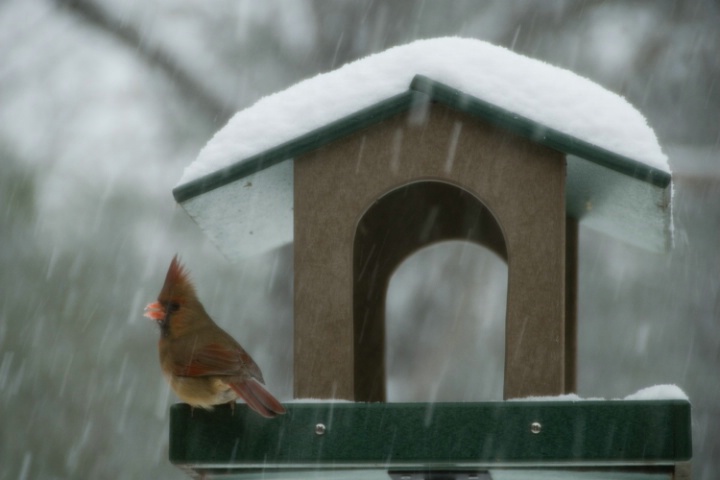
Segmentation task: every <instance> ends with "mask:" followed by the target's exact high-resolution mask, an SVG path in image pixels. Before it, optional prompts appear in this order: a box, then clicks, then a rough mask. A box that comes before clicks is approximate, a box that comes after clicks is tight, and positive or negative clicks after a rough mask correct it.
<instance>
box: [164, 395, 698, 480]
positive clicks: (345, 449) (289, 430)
mask: <svg viewBox="0 0 720 480" xmlns="http://www.w3.org/2000/svg"><path fill="white" fill-rule="evenodd" d="M286 408H287V414H286V415H283V416H280V417H277V418H274V419H271V420H268V419H265V418H261V417H260V416H259V415H257V414H255V413H253V412H252V411H250V410H249V409H248V408H247V407H246V406H245V405H242V404H239V405H237V406H235V411H234V413H233V411H232V410H231V409H230V408H229V406H220V407H217V408H216V409H215V410H214V411H211V412H208V411H204V410H201V409H194V410H193V409H191V408H190V407H189V406H188V405H185V404H176V405H173V406H172V407H171V409H170V448H169V455H170V461H171V462H172V463H173V464H175V465H177V466H178V467H180V468H183V469H185V470H189V471H196V472H205V473H207V471H209V470H208V469H210V470H212V469H218V470H215V471H218V472H219V471H223V472H226V473H227V472H236V473H237V472H241V471H244V472H248V471H255V472H257V471H259V470H262V471H263V472H266V473H267V472H271V471H295V470H297V471H302V470H308V469H310V470H328V469H385V470H388V469H403V468H409V469H426V468H430V467H432V468H438V469H448V468H450V469H462V468H466V469H467V468H492V467H497V466H503V468H506V467H517V468H528V467H540V468H550V467H552V468H556V469H557V468H566V467H583V468H602V467H613V468H617V467H618V466H637V465H645V466H649V465H673V464H675V463H678V462H683V461H687V460H688V459H690V457H691V456H692V446H691V430H690V404H689V402H687V401H683V400H657V401H621V400H618V401H579V402H566V401H565V402H564V401H560V402H551V401H537V402H534V401H533V402H530V401H511V402H485V403H288V404H286ZM319 424H322V425H323V427H318V425H319ZM534 424H535V425H534ZM219 469H222V470H219ZM223 478H225V477H223Z"/></svg>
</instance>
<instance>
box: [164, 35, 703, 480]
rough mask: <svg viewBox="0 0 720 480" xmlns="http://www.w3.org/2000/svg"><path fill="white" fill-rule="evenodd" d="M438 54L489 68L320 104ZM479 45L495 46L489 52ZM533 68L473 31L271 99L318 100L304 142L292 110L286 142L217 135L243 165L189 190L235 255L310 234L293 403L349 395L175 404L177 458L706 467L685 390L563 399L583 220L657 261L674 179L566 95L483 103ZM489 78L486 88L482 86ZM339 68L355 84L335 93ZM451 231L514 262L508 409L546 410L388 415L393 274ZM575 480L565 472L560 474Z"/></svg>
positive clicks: (411, 467)
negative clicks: (283, 403) (634, 397)
mask: <svg viewBox="0 0 720 480" xmlns="http://www.w3.org/2000/svg"><path fill="white" fill-rule="evenodd" d="M433 42H434V43H433ZM443 42H444V43H443ZM402 48H405V50H404V51H403V50H402ZM437 48H441V49H446V50H448V51H451V52H453V53H454V54H458V52H460V53H463V52H464V54H467V55H470V56H471V59H473V61H475V60H477V62H478V65H475V66H473V67H472V68H471V69H467V68H466V69H465V70H468V71H467V72H464V71H463V68H458V70H460V71H459V72H454V74H452V75H449V81H448V80H447V78H446V77H448V75H447V69H448V68H449V69H453V68H455V65H458V64H459V60H458V59H457V58H454V59H453V61H454V62H455V63H452V62H451V63H450V64H449V65H450V66H449V67H447V68H446V69H445V70H443V69H442V68H427V69H425V70H427V71H428V72H436V73H437V75H438V77H437V78H436V77H434V76H433V74H432V73H427V74H422V73H423V72H424V69H423V68H421V67H422V66H421V67H417V70H419V72H418V71H416V72H414V73H420V74H415V75H412V76H411V77H410V81H409V82H407V83H405V86H404V87H403V88H402V89H401V91H397V87H393V88H395V90H394V91H392V92H390V93H388V94H383V93H382V92H379V93H378V92H376V91H374V90H373V89H372V88H369V89H368V91H373V95H374V96H371V98H370V99H369V100H365V102H366V103H368V104H363V105H361V106H360V107H357V108H355V110H352V111H349V112H348V111H342V108H340V107H337V106H336V105H335V103H337V102H333V101H332V100H331V99H330V100H327V103H322V102H323V100H322V98H324V97H321V98H320V99H314V100H313V99H307V98H305V97H304V96H303V95H304V94H303V92H311V91H320V90H321V91H323V93H322V95H331V94H335V95H338V96H339V98H342V95H347V96H353V95H355V96H363V94H362V92H358V91H354V89H360V90H362V88H365V87H363V86H362V84H361V83H352V80H348V78H350V79H352V75H359V74H360V73H363V72H365V71H368V70H371V71H377V70H382V68H380V67H382V66H383V65H385V64H383V63H382V61H383V60H382V55H385V57H386V58H385V62H386V63H387V64H391V63H393V55H395V56H399V57H398V58H402V59H404V58H409V57H412V55H413V52H419V55H418V58H420V57H423V58H424V60H423V61H430V60H425V57H427V56H428V55H424V56H423V55H421V54H423V52H427V51H430V52H431V53H432V52H433V51H435V50H434V49H437ZM486 49H490V50H487V52H490V53H487V52H486ZM477 50H480V51H482V52H486V56H485V57H482V56H480V57H478V58H475V57H472V55H475V54H476V51H477ZM429 56H432V55H429ZM518 57H519V56H518V55H515V54H513V53H511V52H507V51H505V50H502V49H498V47H492V46H488V45H487V44H484V43H482V42H477V41H474V40H460V39H440V40H435V41H427V42H417V43H416V44H411V45H410V46H406V47H401V48H400V49H393V50H391V51H389V52H386V54H381V55H378V56H376V57H371V58H370V59H369V63H370V66H365V67H364V68H365V70H363V67H362V65H361V66H356V67H352V66H351V68H350V69H348V68H344V69H340V70H338V71H337V72H331V74H327V76H326V77H324V78H320V77H318V78H316V79H311V80H309V81H306V82H303V83H302V84H300V85H298V87H297V88H295V90H292V88H291V89H289V92H290V93H287V94H286V95H284V96H283V95H277V96H275V97H271V98H269V99H268V100H266V101H265V107H264V108H265V109H266V110H272V108H277V109H279V110H281V111H282V110H283V108H285V107H284V106H283V100H285V101H287V102H291V101H294V102H296V100H297V97H298V96H299V97H301V99H303V100H304V101H308V102H315V103H311V106H312V109H306V110H305V112H306V117H303V118H297V119H294V120H295V121H298V122H301V123H303V126H304V128H306V131H299V132H296V130H294V129H295V128H296V127H297V126H296V125H295V124H294V123H292V122H291V120H293V119H292V118H287V119H285V120H287V121H288V122H289V123H288V124H289V125H291V126H290V127H289V128H288V129H289V131H290V132H289V133H287V134H286V136H285V137H282V135H280V138H279V140H277V141H276V143H275V144H272V145H269V146H261V147H259V149H258V151H256V152H254V153H251V154H249V155H246V154H244V153H241V155H244V156H241V157H240V158H234V157H233V155H236V153H233V148H232V147H228V145H233V138H234V137H233V136H234V135H235V136H236V135H238V132H240V131H242V128H240V127H239V124H237V125H234V122H235V120H233V121H231V122H230V124H229V125H228V126H227V127H226V128H225V129H224V130H223V131H221V132H220V133H219V134H218V136H216V138H215V139H214V140H213V141H212V142H211V144H210V145H209V146H208V147H207V148H206V150H205V152H204V153H203V154H204V155H206V156H213V155H215V156H217V155H226V156H228V155H229V158H230V160H231V161H227V160H226V161H225V164H224V165H222V166H221V167H219V168H215V169H213V168H212V165H211V167H210V168H209V170H207V171H205V172H202V174H199V175H196V177H195V178H191V179H190V180H188V181H185V182H182V183H181V184H180V185H179V186H178V187H177V188H176V189H175V190H174V192H173V193H174V196H175V199H176V200H177V202H178V203H180V204H181V205H182V206H183V208H184V209H185V210H186V211H187V212H188V213H189V214H190V216H191V217H192V218H193V219H194V220H195V221H196V222H197V223H198V224H199V225H200V227H201V228H202V229H203V230H204V231H205V232H206V233H207V234H208V235H209V236H210V237H211V238H212V239H213V241H214V242H215V243H216V244H217V245H218V247H219V248H220V249H221V250H222V251H223V252H224V253H225V254H226V255H227V256H228V257H230V258H231V259H232V258H241V257H243V256H248V255H255V254H258V253H261V252H262V251H265V250H268V249H271V248H274V247H277V246H281V245H284V244H287V243H290V242H292V243H293V248H294V277H295V278H294V295H295V299H294V326H293V327H294V335H295V345H294V396H295V398H298V399H303V398H315V399H328V400H345V401H347V402H319V403H303V402H295V403H289V404H288V405H287V407H288V414H287V415H285V416H283V417H279V418H277V419H273V420H271V421H267V420H264V419H261V418H259V417H256V416H253V415H252V414H251V413H249V414H246V412H244V410H243V409H238V411H239V412H240V413H239V414H238V412H237V411H236V413H235V415H232V414H231V412H230V411H229V409H228V410H226V409H224V408H218V409H216V411H213V412H198V411H195V412H191V411H190V409H189V407H187V406H185V405H176V406H174V407H173V408H172V412H171V445H170V456H171V460H172V461H173V462H174V463H175V464H177V465H179V466H180V467H182V468H184V469H186V470H188V471H189V472H191V473H193V474H197V475H202V476H203V478H212V477H213V475H218V477H220V476H222V478H260V477H262V478H268V477H272V478H276V477H283V476H286V477H288V478H291V477H292V478H296V477H297V476H298V475H301V474H312V475H313V476H316V477H318V476H321V477H322V478H325V476H327V478H338V477H341V478H397V479H408V480H409V479H416V478H478V479H479V478H512V479H520V478H599V477H595V476H587V475H591V473H589V472H593V471H604V472H606V474H607V476H603V477H602V478H616V477H614V476H612V475H615V474H616V473H614V472H622V475H629V476H618V477H617V478H628V479H631V478H632V479H635V478H638V479H644V478H653V479H655V478H658V479H660V478H668V479H670V478H674V479H679V478H686V476H685V475H689V474H687V462H688V461H689V459H690V456H691V443H690V423H689V418H690V406H689V403H688V402H687V401H686V400H682V399H668V400H650V401H583V402H569V401H563V400H562V399H557V400H555V399H553V398H552V397H553V396H558V395H562V394H566V393H570V392H574V391H575V390H576V370H577V368H576V361H577V348H576V337H577V314H576V310H577V307H576V305H577V300H576V298H577V255H578V248H579V246H578V226H579V224H580V223H581V222H582V223H583V224H585V225H587V226H588V227H589V228H591V229H595V230H599V231H601V232H603V233H605V234H608V235H610V236H613V237H616V238H619V239H620V240H624V241H628V242H631V243H633V244H637V245H640V246H643V247H646V248H649V249H652V250H660V251H662V250H665V249H667V248H669V247H670V245H671V242H672V239H671V214H670V199H671V175H670V173H669V171H667V170H666V169H664V168H662V166H660V167H659V166H657V165H654V164H653V163H652V162H644V161H642V160H639V159H638V158H634V157H633V152H632V150H630V153H628V150H624V149H623V148H612V145H611V146H607V145H604V144H603V142H604V141H605V139H607V138H608V137H612V136H613V135H604V136H603V135H600V141H598V142H595V139H594V138H593V136H592V134H587V133H586V131H583V130H582V128H580V129H579V130H578V132H579V133H578V132H575V130H574V125H573V122H572V121H568V114H565V115H560V116H557V115H556V116H555V117H553V114H552V111H553V109H561V110H562V109H563V108H568V104H569V103H571V102H569V101H568V102H566V104H560V105H555V104H553V103H552V102H550V104H549V105H545V107H544V108H540V109H532V108H531V109H529V110H528V109H527V105H526V104H525V103H523V102H522V101H519V102H518V103H517V105H516V104H514V103H513V101H510V103H507V102H506V103H505V104H503V101H505V97H504V96H502V95H501V96H498V95H493V94H492V92H493V91H497V87H488V88H489V91H490V94H484V93H482V92H480V93H479V94H478V93H477V91H476V90H477V88H478V87H477V85H480V84H482V81H481V80H483V81H484V79H485V78H486V77H487V76H490V77H492V76H493V72H492V67H493V65H497V66H498V67H497V68H499V69H501V67H502V66H503V65H505V64H506V63H507V62H510V63H512V62H516V61H517V58H518ZM498 58H499V59H500V60H503V61H506V62H505V63H503V62H502V61H501V62H500V63H497V62H496V61H497V59H498ZM520 58H521V59H522V61H520V63H519V64H518V65H519V66H518V67H517V68H519V69H520V71H522V69H523V68H524V67H527V68H529V69H530V70H531V71H528V72H526V74H527V76H529V77H532V76H533V74H534V73H535V71H534V70H533V69H540V70H538V71H541V72H543V75H546V74H547V75H550V74H548V73H547V71H550V72H551V74H552V75H560V77H559V79H560V80H563V79H565V78H573V79H574V77H572V76H571V74H570V73H569V72H564V71H561V70H559V69H554V68H553V67H549V66H547V65H544V64H542V65H540V66H538V62H534V61H532V60H530V59H526V58H524V57H520ZM483 59H485V60H487V65H483ZM361 62H362V61H361ZM372 62H375V63H376V65H373V64H372ZM493 62H496V63H493ZM523 62H525V63H523ZM395 63H397V62H395ZM408 63H409V64H410V66H409V67H408V68H410V69H411V68H413V67H416V65H414V64H413V63H412V62H410V61H409V62H408ZM440 63H442V62H440ZM352 68H355V70H357V71H356V72H354V71H353V70H352ZM478 69H480V70H482V73H481V74H480V75H482V78H480V77H478V79H474V77H473V75H478V73H477V70H478ZM544 69H550V70H547V71H546V70H544ZM557 72H563V73H559V74H558V73H557ZM465 73H467V75H465V76H464V74H465ZM332 75H334V77H332ZM563 75H566V76H563ZM568 75H570V76H568ZM328 76H330V77H332V78H331V81H332V82H334V85H339V87H338V88H337V89H336V90H337V91H338V92H339V93H338V92H330V93H327V92H325V90H326V89H325V88H323V87H324V85H323V84H322V82H324V81H330V80H327V78H328ZM466 76H469V77H470V78H469V79H467V78H466ZM500 80H502V81H503V82H504V79H502V78H501V79H500ZM343 81H345V83H344V84H343V83H342V82H343ZM364 81H365V80H363V82H364ZM518 81H520V80H518ZM313 82H315V88H312V87H313V85H312V84H313ZM503 82H501V84H502V88H501V89H500V91H501V92H504V95H506V96H507V97H510V98H512V97H513V96H515V95H516V92H515V86H514V85H513V83H510V82H508V83H503ZM572 82H575V83H572ZM572 82H570V83H571V85H572V86H576V84H577V82H580V84H581V85H585V84H584V83H582V82H587V81H584V80H582V81H581V80H572ZM587 83H588V84H590V82H587ZM340 86H341V87H343V88H344V89H343V88H340ZM540 86H541V87H542V85H540ZM595 87H596V88H597V89H599V87H597V86H594V87H593V88H595ZM493 88H495V90H493ZM517 88H527V87H522V86H521V87H517ZM588 88H589V87H588ZM481 90H482V88H481ZM592 92H595V90H591V93H592ZM530 93H531V96H530V97H528V98H531V97H532V95H536V96H542V95H543V93H542V92H530ZM606 93H609V92H606ZM558 94H559V95H562V94H563V93H562V92H560V93H558ZM378 96H380V98H376V97H378ZM499 98H500V99H503V101H500V102H497V101H495V100H497V99H499ZM566 100H567V99H566ZM339 103H342V101H340V102H339ZM274 106H275V107H274ZM324 108H327V109H329V110H333V109H335V110H338V109H339V110H338V112H339V113H335V114H329V117H330V118H329V119H328V118H323V117H322V116H321V117H320V118H319V120H317V121H316V123H317V125H314V124H313V122H314V121H315V120H314V119H313V118H312V117H313V115H312V111H313V109H317V110H318V111H322V110H323V109H324ZM572 108H575V106H573V107H572ZM629 108H631V107H629ZM291 110H292V109H291ZM333 111H334V110H333ZM544 111H548V112H550V113H548V115H549V117H551V118H550V119H549V120H548V121H547V122H545V121H544V119H543V115H544V113H543V112H544ZM538 112H539V113H538ZM596 114H597V116H598V118H594V117H593V114H592V112H590V116H591V117H592V119H591V123H592V122H593V121H595V122H596V123H598V124H599V126H598V125H593V126H592V128H591V129H590V131H597V130H600V131H601V130H602V128H603V122H604V123H605V124H606V125H607V127H606V128H610V129H611V130H612V128H617V125H613V119H611V118H605V117H603V112H596ZM288 115H290V117H291V114H288ZM333 115H335V116H336V118H335V117H333ZM535 117H537V118H535ZM248 118H250V117H248ZM570 120H572V118H571V119H570ZM238 121H239V122H242V118H241V119H240V120H238ZM585 121H586V120H582V119H579V120H578V123H583V122H585ZM323 122H324V123H323ZM278 123H282V122H280V121H278V122H273V124H272V127H273V128H276V127H277V124H278ZM305 124H307V126H305ZM625 127H626V128H629V127H628V126H625ZM268 128H270V124H268ZM621 128H622V127H621ZM268 135H270V136H271V137H272V135H271V134H270V133H268ZM235 141H236V143H238V144H242V142H243V140H242V139H235ZM213 142H214V143H213ZM223 142H224V143H223ZM618 150H619V151H618ZM639 151H640V152H641V153H642V152H643V150H642V149H640V150H639ZM213 152H214V153H213ZM218 152H224V153H222V154H218ZM228 152H230V153H228ZM203 154H201V157H202V155H203ZM209 163H211V164H212V162H209ZM268 212H271V213H270V214H269V213H268ZM445 240H463V241H467V242H473V243H476V244H479V245H482V246H484V247H486V248H488V249H490V250H491V251H493V252H495V253H496V254H497V255H499V256H500V257H501V258H503V259H504V260H505V261H506V262H507V265H508V290H507V313H506V328H505V332H506V338H505V371H504V392H503V398H504V399H506V400H510V399H522V398H526V397H538V396H540V397H546V399H545V400H542V401H523V400H515V401H511V402H510V401H505V402H480V403H433V404H429V403H428V404H426V403H411V404H405V403H385V401H386V393H385V391H386V379H385V295H386V291H387V287H388V284H389V280H390V277H391V275H392V274H393V272H394V271H395V269H396V268H397V267H398V266H399V264H400V263H401V262H402V261H403V260H405V259H406V258H407V257H408V256H410V255H411V254H413V253H414V252H416V251H418V250H419V249H421V248H423V247H426V246H428V245H431V244H434V243H437V242H441V241H445ZM561 470H562V471H563V472H564V473H562V475H567V476H562V477H560V476H558V475H560V473H558V472H559V471H561ZM226 475H230V477H227V476H226ZM523 475H527V477H526V476H523ZM583 475H585V476H583ZM617 475H620V474H617ZM653 475H654V476H653Z"/></svg>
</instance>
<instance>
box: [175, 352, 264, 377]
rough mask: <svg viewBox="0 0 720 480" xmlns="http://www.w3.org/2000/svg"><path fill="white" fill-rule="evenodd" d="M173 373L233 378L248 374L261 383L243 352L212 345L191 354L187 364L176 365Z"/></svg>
mask: <svg viewBox="0 0 720 480" xmlns="http://www.w3.org/2000/svg"><path fill="white" fill-rule="evenodd" d="M173 373H174V374H175V375H180V376H185V377H203V376H208V375H224V376H234V375H243V374H244V373H247V374H249V375H250V376H251V377H254V378H257V379H259V380H260V381H262V374H261V373H260V369H259V368H258V366H257V365H256V364H255V362H254V361H253V359H252V358H250V355H248V354H247V353H246V352H245V351H243V350H238V349H230V348H227V347H225V346H223V345H221V344H218V343H212V344H209V345H206V346H204V347H203V348H201V349H199V350H196V351H194V352H193V357H192V360H191V361H190V363H189V364H176V365H175V368H174V371H173Z"/></svg>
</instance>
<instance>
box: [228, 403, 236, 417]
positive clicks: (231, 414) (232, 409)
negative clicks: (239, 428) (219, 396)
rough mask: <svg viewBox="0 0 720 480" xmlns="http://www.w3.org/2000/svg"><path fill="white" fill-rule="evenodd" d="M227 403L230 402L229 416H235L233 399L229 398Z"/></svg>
mask: <svg viewBox="0 0 720 480" xmlns="http://www.w3.org/2000/svg"><path fill="white" fill-rule="evenodd" d="M228 404H230V416H231V417H234V416H235V400H230V401H229V402H228Z"/></svg>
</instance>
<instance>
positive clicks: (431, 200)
mask: <svg viewBox="0 0 720 480" xmlns="http://www.w3.org/2000/svg"><path fill="white" fill-rule="evenodd" d="M449 240H463V241H468V242H473V243H476V244H479V245H482V246H484V247H486V248H487V249H489V250H490V251H492V252H494V253H495V254H497V255H498V256H499V257H500V258H502V259H504V260H506V261H507V249H506V244H505V239H504V236H503V233H502V230H501V228H500V225H499V224H498V222H497V220H496V219H495V217H494V215H493V214H492V213H491V212H490V210H489V209H488V208H487V207H486V206H485V205H484V204H483V203H482V202H481V201H480V200H479V199H478V198H477V197H476V196H474V195H472V194H471V193H469V192H468V191H466V190H464V189H462V188H461V187H458V186H456V185H453V184H450V183H446V182H439V181H417V182H412V183H409V184H406V185H403V186H401V187H398V188H396V189H394V190H392V191H390V192H389V193H386V194H385V195H383V196H382V197H381V198H379V199H378V200H377V201H376V202H375V203H373V204H372V205H371V206H370V207H369V208H368V209H367V211H366V212H365V213H364V214H363V215H362V217H361V218H360V220H359V222H358V224H357V228H356V231H355V241H354V246H353V328H354V332H353V336H354V343H353V347H354V378H355V382H354V390H355V392H354V393H355V400H356V401H384V400H386V397H387V395H386V358H385V343H386V341H385V337H386V335H385V312H386V309H385V303H386V293H387V289H388V286H389V282H390V278H391V276H392V274H393V272H394V271H395V269H396V268H397V267H398V265H400V264H401V263H402V262H403V261H404V260H405V259H406V258H408V257H409V256H410V255H412V254H413V253H415V252H416V251H418V250H420V249H422V248H424V247H427V246H429V245H432V244H435V243H438V242H443V241H449Z"/></svg>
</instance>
